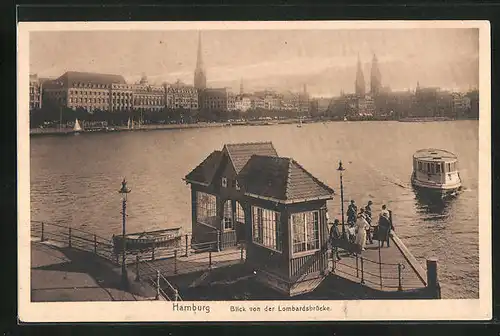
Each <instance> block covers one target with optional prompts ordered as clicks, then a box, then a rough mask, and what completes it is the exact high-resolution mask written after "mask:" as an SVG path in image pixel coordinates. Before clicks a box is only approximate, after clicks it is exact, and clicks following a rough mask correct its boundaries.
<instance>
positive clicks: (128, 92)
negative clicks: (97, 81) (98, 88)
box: [109, 83, 134, 111]
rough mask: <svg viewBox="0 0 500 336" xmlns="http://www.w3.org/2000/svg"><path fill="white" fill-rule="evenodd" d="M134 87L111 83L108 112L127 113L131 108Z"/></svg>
mask: <svg viewBox="0 0 500 336" xmlns="http://www.w3.org/2000/svg"><path fill="white" fill-rule="evenodd" d="M133 98H134V86H133V85H132V84H123V83H112V84H111V90H110V103H109V110H110V111H129V110H131V109H132V108H133V100H134V99H133Z"/></svg>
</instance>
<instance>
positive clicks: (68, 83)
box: [43, 71, 126, 112]
mask: <svg viewBox="0 0 500 336" xmlns="http://www.w3.org/2000/svg"><path fill="white" fill-rule="evenodd" d="M113 84H126V82H125V79H124V78H123V76H120V75H109V74H97V73H90V72H77V71H68V72H66V73H64V74H63V75H62V76H60V77H59V78H57V79H55V80H52V81H47V82H45V83H44V87H43V93H44V101H45V100H46V101H47V102H51V103H53V104H56V105H58V106H64V107H69V108H73V109H76V108H83V109H85V110H87V111H89V112H91V111H94V110H96V109H100V110H108V111H109V110H110V99H111V96H112V85H113Z"/></svg>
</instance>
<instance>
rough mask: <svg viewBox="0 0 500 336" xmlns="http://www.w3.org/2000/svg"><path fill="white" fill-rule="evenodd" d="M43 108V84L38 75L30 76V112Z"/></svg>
mask: <svg viewBox="0 0 500 336" xmlns="http://www.w3.org/2000/svg"><path fill="white" fill-rule="evenodd" d="M39 108H42V83H41V81H40V79H39V78H38V75H36V74H30V110H33V109H39Z"/></svg>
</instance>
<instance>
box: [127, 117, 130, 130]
mask: <svg viewBox="0 0 500 336" xmlns="http://www.w3.org/2000/svg"><path fill="white" fill-rule="evenodd" d="M127 128H128V129H130V117H129V118H128V122H127Z"/></svg>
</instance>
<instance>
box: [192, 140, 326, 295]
mask: <svg viewBox="0 0 500 336" xmlns="http://www.w3.org/2000/svg"><path fill="white" fill-rule="evenodd" d="M185 181H186V182H187V183H189V184H190V185H191V200H192V234H193V237H192V239H193V244H194V245H195V246H196V245H197V246H204V244H210V242H213V241H214V239H219V240H220V244H218V246H219V248H221V249H226V248H231V246H234V245H236V244H238V243H245V245H246V263H247V265H248V266H249V267H251V268H252V269H253V270H254V271H255V274H256V278H257V280H258V281H260V282H262V283H264V284H265V285H267V286H269V287H272V288H274V289H275V290H278V291H280V292H282V293H284V294H286V295H288V296H293V295H297V294H301V293H305V292H309V291H311V290H313V289H314V288H315V287H316V286H317V285H319V284H320V283H321V280H322V279H323V278H324V277H325V276H326V271H327V269H328V255H327V239H328V229H327V220H326V202H327V201H328V200H331V199H332V198H333V194H334V191H333V189H331V188H330V187H328V186H327V185H325V184H324V183H322V182H321V181H319V180H318V179H317V178H316V177H314V176H313V175H312V174H311V173H309V172H308V171H307V170H306V169H305V168H303V167H302V166H301V165H300V164H299V163H298V162H296V161H295V160H293V159H292V158H285V157H280V156H278V154H277V152H276V150H275V148H274V146H273V145H272V143H270V142H260V143H246V144H226V145H224V146H223V148H222V150H220V151H214V152H212V153H211V154H210V155H209V156H208V157H207V158H206V159H205V160H204V161H203V162H201V163H200V164H199V165H198V166H197V167H196V168H195V169H194V170H193V171H191V172H190V173H189V174H188V175H187V176H186V177H185ZM216 237H219V238H216Z"/></svg>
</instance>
